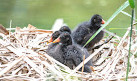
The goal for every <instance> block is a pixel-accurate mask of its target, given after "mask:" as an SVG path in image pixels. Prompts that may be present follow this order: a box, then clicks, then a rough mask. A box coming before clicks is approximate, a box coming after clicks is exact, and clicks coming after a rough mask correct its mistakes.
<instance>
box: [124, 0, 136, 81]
mask: <svg viewBox="0 0 137 81" xmlns="http://www.w3.org/2000/svg"><path fill="white" fill-rule="evenodd" d="M128 2H129V4H130V7H131V8H132V16H131V29H130V43H129V50H128V63H127V72H126V81H127V80H128V73H129V66H130V62H129V60H130V54H131V52H130V50H131V41H132V27H133V20H134V13H135V12H134V8H135V2H134V0H128Z"/></svg>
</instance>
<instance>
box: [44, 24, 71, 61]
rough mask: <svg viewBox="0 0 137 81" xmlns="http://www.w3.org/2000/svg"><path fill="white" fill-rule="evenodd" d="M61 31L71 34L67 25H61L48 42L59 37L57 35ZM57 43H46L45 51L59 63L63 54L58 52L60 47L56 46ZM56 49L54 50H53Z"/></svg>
mask: <svg viewBox="0 0 137 81" xmlns="http://www.w3.org/2000/svg"><path fill="white" fill-rule="evenodd" d="M63 32H68V33H69V34H71V30H70V28H69V27H68V26H62V27H61V28H60V29H59V30H58V31H55V32H54V33H53V34H52V36H51V38H50V40H49V41H48V42H49V43H51V42H53V41H54V40H55V39H57V38H58V37H59V35H60V34H61V33H63ZM58 44H59V43H51V44H49V45H48V49H47V53H48V54H49V55H50V56H52V57H53V58H54V59H56V60H58V61H59V62H61V63H64V59H63V57H62V56H63V55H62V54H60V49H61V48H60V47H58V46H59V45H58ZM55 50H56V51H55Z"/></svg>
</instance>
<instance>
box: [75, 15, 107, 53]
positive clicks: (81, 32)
mask: <svg viewBox="0 0 137 81" xmlns="http://www.w3.org/2000/svg"><path fill="white" fill-rule="evenodd" d="M104 23H105V21H104V20H103V19H102V17H101V16H100V15H98V14H96V15H94V16H93V17H92V18H91V19H90V21H87V22H83V23H81V24H79V25H78V26H77V27H76V29H75V30H74V31H73V32H72V37H73V40H74V42H75V43H77V44H79V45H81V46H84V45H85V44H86V42H87V41H88V40H89V39H90V37H91V36H92V35H94V33H95V32H96V31H97V30H98V29H99V28H100V27H101V24H104ZM103 36H104V31H101V32H100V33H98V34H97V35H96V36H95V37H94V38H93V39H92V40H91V41H90V42H89V43H88V44H87V45H86V46H85V48H87V49H88V50H91V48H92V47H93V46H94V45H95V44H96V43H98V42H99V41H100V40H101V39H102V38H103Z"/></svg>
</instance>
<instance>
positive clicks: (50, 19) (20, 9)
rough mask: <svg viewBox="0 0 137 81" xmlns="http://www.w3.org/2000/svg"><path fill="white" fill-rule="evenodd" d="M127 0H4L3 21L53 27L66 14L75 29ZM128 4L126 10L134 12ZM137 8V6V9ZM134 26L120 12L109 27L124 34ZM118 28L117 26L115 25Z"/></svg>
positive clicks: (0, 10) (0, 17) (0, 5)
mask: <svg viewBox="0 0 137 81" xmlns="http://www.w3.org/2000/svg"><path fill="white" fill-rule="evenodd" d="M125 1H126V0H0V23H1V24H3V25H4V26H5V27H9V23H10V20H12V27H16V26H19V27H24V26H27V25H28V24H32V25H34V26H36V27H37V28H41V29H51V27H52V25H53V23H54V21H55V20H56V19H58V18H63V19H64V22H65V23H66V24H67V25H68V26H69V27H70V28H71V29H73V28H74V27H75V26H76V25H77V24H78V23H80V22H83V21H87V20H89V19H90V18H91V16H92V15H94V14H100V15H102V17H103V19H104V20H106V21H107V19H108V18H109V17H110V16H111V15H112V14H113V13H114V12H115V11H116V10H117V9H118V8H119V7H120V6H121V5H122V4H123V3H124V2H125ZM130 10H131V9H130V8H129V7H128V8H127V9H125V10H124V11H126V12H128V13H130ZM136 11H137V10H136ZM129 26H130V17H128V16H126V15H123V14H122V13H120V14H119V15H118V16H117V17H116V18H115V19H114V20H113V21H112V22H111V23H110V24H109V25H108V26H107V27H106V29H107V30H109V31H112V32H114V33H117V34H118V35H120V36H122V35H123V34H124V32H125V31H126V29H125V28H127V27H129ZM114 28H115V29H114Z"/></svg>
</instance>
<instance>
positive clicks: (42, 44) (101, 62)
mask: <svg viewBox="0 0 137 81" xmlns="http://www.w3.org/2000/svg"><path fill="white" fill-rule="evenodd" d="M129 31H130V29H129V28H128V30H127V32H126V33H125V35H124V36H123V37H119V36H115V38H113V39H112V40H111V41H110V42H109V43H107V44H104V45H103V46H101V47H100V48H99V49H96V50H95V51H94V52H93V53H92V54H91V55H90V57H91V59H95V58H96V60H95V62H94V65H95V66H94V67H93V69H94V70H95V71H93V72H92V73H83V72H78V71H77V68H78V67H76V69H75V70H71V69H69V68H68V67H67V66H65V65H63V64H61V63H60V62H58V61H56V60H55V59H53V58H52V57H50V56H49V55H48V54H47V53H46V49H47V47H48V45H47V43H46V41H47V40H48V39H49V38H50V36H51V34H52V32H53V31H50V30H42V29H37V28H36V27H34V26H32V25H28V27H24V28H23V29H21V28H20V27H16V28H15V32H9V35H6V34H3V33H0V36H1V39H0V80H6V81H10V80H15V81H19V80H20V81H22V80H27V81H32V80H37V81H43V80H44V81H46V80H68V81H73V80H74V81H81V80H83V81H85V80H97V81H101V80H104V81H108V80H118V81H119V80H123V79H124V78H125V75H126V68H127V57H128V47H129V36H128V35H129ZM133 36H134V39H133V42H132V47H131V53H132V55H131V58H130V64H131V65H130V72H129V78H130V79H129V80H132V81H135V80H137V79H136V78H137V69H136V68H137V58H136V54H137V35H136V34H134V35H133ZM104 40H106V38H104V39H103V40H102V41H101V42H103V41H104ZM98 55H99V57H97V56H98ZM85 60H86V59H85Z"/></svg>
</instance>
